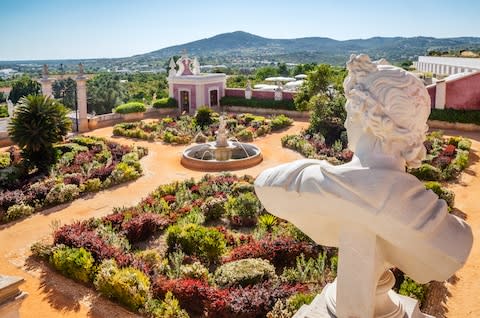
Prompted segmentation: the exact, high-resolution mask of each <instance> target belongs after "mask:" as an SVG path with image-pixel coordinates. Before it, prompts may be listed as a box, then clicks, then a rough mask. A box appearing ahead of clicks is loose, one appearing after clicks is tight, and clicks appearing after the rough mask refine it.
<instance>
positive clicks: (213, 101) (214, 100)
mask: <svg viewBox="0 0 480 318" xmlns="http://www.w3.org/2000/svg"><path fill="white" fill-rule="evenodd" d="M209 93H210V107H216V106H218V89H212V90H210V91H209Z"/></svg>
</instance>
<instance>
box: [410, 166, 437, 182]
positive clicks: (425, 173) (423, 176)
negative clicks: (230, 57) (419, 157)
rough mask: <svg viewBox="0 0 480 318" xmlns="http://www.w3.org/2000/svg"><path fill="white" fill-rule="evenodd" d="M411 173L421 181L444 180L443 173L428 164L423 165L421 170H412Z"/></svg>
mask: <svg viewBox="0 0 480 318" xmlns="http://www.w3.org/2000/svg"><path fill="white" fill-rule="evenodd" d="M410 173H411V174H413V175H414V176H415V177H417V178H418V179H420V180H427V181H436V180H441V179H442V171H441V170H440V169H438V168H437V167H434V166H432V165H430V164H428V163H422V165H421V166H420V167H419V168H416V169H411V170H410Z"/></svg>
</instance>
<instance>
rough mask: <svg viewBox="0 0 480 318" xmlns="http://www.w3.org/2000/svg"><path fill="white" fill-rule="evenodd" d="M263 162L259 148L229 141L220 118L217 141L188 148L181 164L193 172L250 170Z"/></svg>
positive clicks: (223, 122) (223, 121)
mask: <svg viewBox="0 0 480 318" xmlns="http://www.w3.org/2000/svg"><path fill="white" fill-rule="evenodd" d="M262 160H263V157H262V153H261V151H260V149H259V148H258V147H257V146H255V145H252V144H248V143H242V142H239V141H231V140H228V130H227V128H226V123H225V119H224V118H223V116H220V125H219V127H218V131H217V137H216V141H215V142H208V143H205V144H197V145H193V146H190V147H188V148H187V149H185V151H184V152H183V154H182V160H181V163H182V165H183V166H185V167H187V168H189V169H193V170H200V171H228V170H239V169H245V168H249V167H252V166H255V165H257V164H259V163H260V162H262Z"/></svg>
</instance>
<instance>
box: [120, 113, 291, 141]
mask: <svg viewBox="0 0 480 318" xmlns="http://www.w3.org/2000/svg"><path fill="white" fill-rule="evenodd" d="M225 122H226V127H227V129H228V130H229V137H234V138H236V139H238V140H239V141H244V142H250V141H253V139H254V138H256V137H260V136H263V135H266V134H269V133H271V132H272V131H277V130H281V129H283V128H285V127H288V126H290V125H291V124H292V123H293V121H292V119H290V118H288V117H287V116H285V115H278V116H273V117H271V118H266V117H264V116H255V115H252V114H239V115H227V116H225ZM218 126H219V114H218V113H214V112H211V111H203V112H202V111H199V112H198V113H197V115H196V116H189V115H185V116H180V117H177V118H172V117H166V118H163V119H160V120H158V121H154V122H144V121H139V122H132V123H121V124H117V125H115V126H114V128H113V135H115V136H124V137H130V138H139V139H144V140H151V141H153V140H162V141H163V142H165V143H169V144H170V143H171V144H189V143H191V142H199V143H200V142H206V141H213V140H215V132H216V131H217V130H218Z"/></svg>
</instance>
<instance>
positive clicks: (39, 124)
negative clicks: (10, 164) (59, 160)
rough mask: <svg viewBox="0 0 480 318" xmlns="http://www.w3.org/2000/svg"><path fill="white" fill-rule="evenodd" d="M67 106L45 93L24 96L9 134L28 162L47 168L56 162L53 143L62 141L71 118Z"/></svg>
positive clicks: (43, 169) (41, 169)
mask: <svg viewBox="0 0 480 318" xmlns="http://www.w3.org/2000/svg"><path fill="white" fill-rule="evenodd" d="M67 114H68V110H67V109H66V108H65V107H64V106H63V105H62V104H60V103H58V102H57V101H56V100H54V99H52V98H49V97H45V96H42V95H29V96H27V97H22V98H21V99H20V103H19V104H18V106H17V107H16V108H15V115H14V117H13V118H12V120H11V122H10V124H9V126H8V134H9V135H10V138H11V139H12V140H13V142H15V143H16V144H17V145H18V146H19V147H20V148H21V150H22V156H23V158H24V159H25V160H26V163H27V166H30V167H33V166H35V167H37V168H38V169H39V170H40V171H44V172H45V171H48V168H49V167H50V165H51V164H53V163H54V162H55V151H54V149H53V144H54V143H55V142H58V141H61V140H62V139H63V137H64V136H66V134H67V133H68V131H69V130H70V127H71V125H72V122H71V120H70V118H68V117H67Z"/></svg>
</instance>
